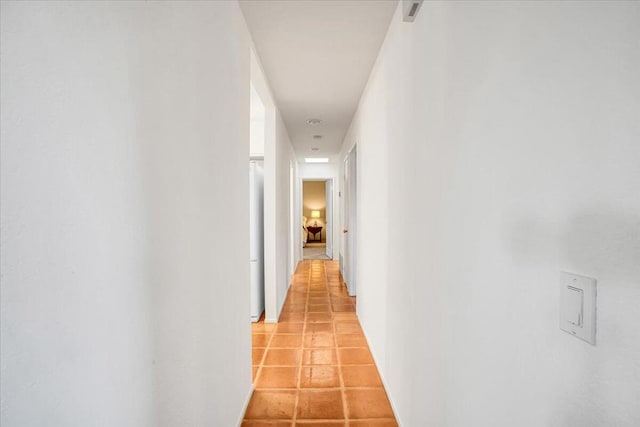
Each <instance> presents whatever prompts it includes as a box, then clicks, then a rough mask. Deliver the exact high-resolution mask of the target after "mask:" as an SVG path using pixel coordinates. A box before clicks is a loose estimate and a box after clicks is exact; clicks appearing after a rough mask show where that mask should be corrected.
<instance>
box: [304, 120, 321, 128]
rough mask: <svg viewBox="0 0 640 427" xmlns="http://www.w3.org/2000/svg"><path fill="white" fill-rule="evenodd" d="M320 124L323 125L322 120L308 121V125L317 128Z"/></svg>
mask: <svg viewBox="0 0 640 427" xmlns="http://www.w3.org/2000/svg"><path fill="white" fill-rule="evenodd" d="M320 123H322V120H320V119H309V120H307V124H310V125H312V126H317V125H319V124H320Z"/></svg>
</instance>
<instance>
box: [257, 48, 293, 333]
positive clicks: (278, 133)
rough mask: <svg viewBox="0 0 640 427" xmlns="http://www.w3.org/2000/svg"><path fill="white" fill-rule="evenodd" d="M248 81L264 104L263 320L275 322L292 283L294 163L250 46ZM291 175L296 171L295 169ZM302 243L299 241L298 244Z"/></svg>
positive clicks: (287, 139) (269, 93) (288, 142)
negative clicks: (291, 197)
mask: <svg viewBox="0 0 640 427" xmlns="http://www.w3.org/2000/svg"><path fill="white" fill-rule="evenodd" d="M251 83H252V85H253V87H254V88H255V91H256V93H257V95H258V96H259V97H260V99H261V100H262V102H263V103H264V106H265V122H264V123H265V126H264V135H265V137H264V209H265V212H264V229H265V236H264V239H265V241H264V250H265V254H264V259H265V321H266V322H269V323H274V322H277V320H278V318H279V317H280V312H281V310H282V306H283V305H284V300H285V298H286V296H287V291H288V289H289V285H290V284H291V280H290V279H291V274H290V270H291V265H290V264H291V263H292V262H293V263H295V264H297V262H298V261H299V259H300V257H298V258H296V257H294V258H293V259H291V257H290V254H289V251H290V250H291V246H292V245H291V239H293V240H297V239H299V236H298V235H292V229H291V226H290V224H291V223H290V216H291V206H290V193H291V189H290V180H291V179H293V181H294V182H295V181H296V180H297V177H296V176H294V177H293V178H291V177H290V176H289V174H290V163H291V162H294V163H295V153H294V151H293V147H292V146H291V142H290V140H289V135H288V133H287V128H286V127H285V125H284V122H283V120H282V116H281V114H280V111H279V110H278V107H277V105H276V103H275V100H274V98H273V94H272V93H271V89H270V87H269V82H268V81H267V78H266V76H265V74H264V70H263V69H262V65H261V63H260V58H259V57H258V55H257V54H256V53H255V49H252V54H251ZM293 172H294V174H295V173H297V171H296V169H295V168H294V171H293ZM300 244H301V243H300Z"/></svg>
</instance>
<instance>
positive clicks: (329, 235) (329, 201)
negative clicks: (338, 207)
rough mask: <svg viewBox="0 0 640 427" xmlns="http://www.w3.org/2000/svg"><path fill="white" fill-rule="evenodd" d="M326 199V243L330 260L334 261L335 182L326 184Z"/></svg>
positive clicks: (328, 181)
mask: <svg viewBox="0 0 640 427" xmlns="http://www.w3.org/2000/svg"><path fill="white" fill-rule="evenodd" d="M324 197H325V215H324V216H325V224H324V230H325V234H326V237H325V241H326V242H327V247H326V254H327V257H328V258H329V259H333V180H331V179H328V180H326V181H325V182H324Z"/></svg>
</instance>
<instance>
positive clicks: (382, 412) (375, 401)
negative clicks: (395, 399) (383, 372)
mask: <svg viewBox="0 0 640 427" xmlns="http://www.w3.org/2000/svg"><path fill="white" fill-rule="evenodd" d="M345 399H346V401H347V411H348V413H349V415H348V416H349V418H393V410H392V409H391V404H390V403H389V399H387V394H386V393H385V392H384V389H383V388H374V389H346V390H345Z"/></svg>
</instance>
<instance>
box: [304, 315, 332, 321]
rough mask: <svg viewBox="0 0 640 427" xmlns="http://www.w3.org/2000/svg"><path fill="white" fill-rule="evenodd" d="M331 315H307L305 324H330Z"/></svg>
mask: <svg viewBox="0 0 640 427" xmlns="http://www.w3.org/2000/svg"><path fill="white" fill-rule="evenodd" d="M332 319H333V317H332V316H331V313H308V314H307V322H331V320H332Z"/></svg>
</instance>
